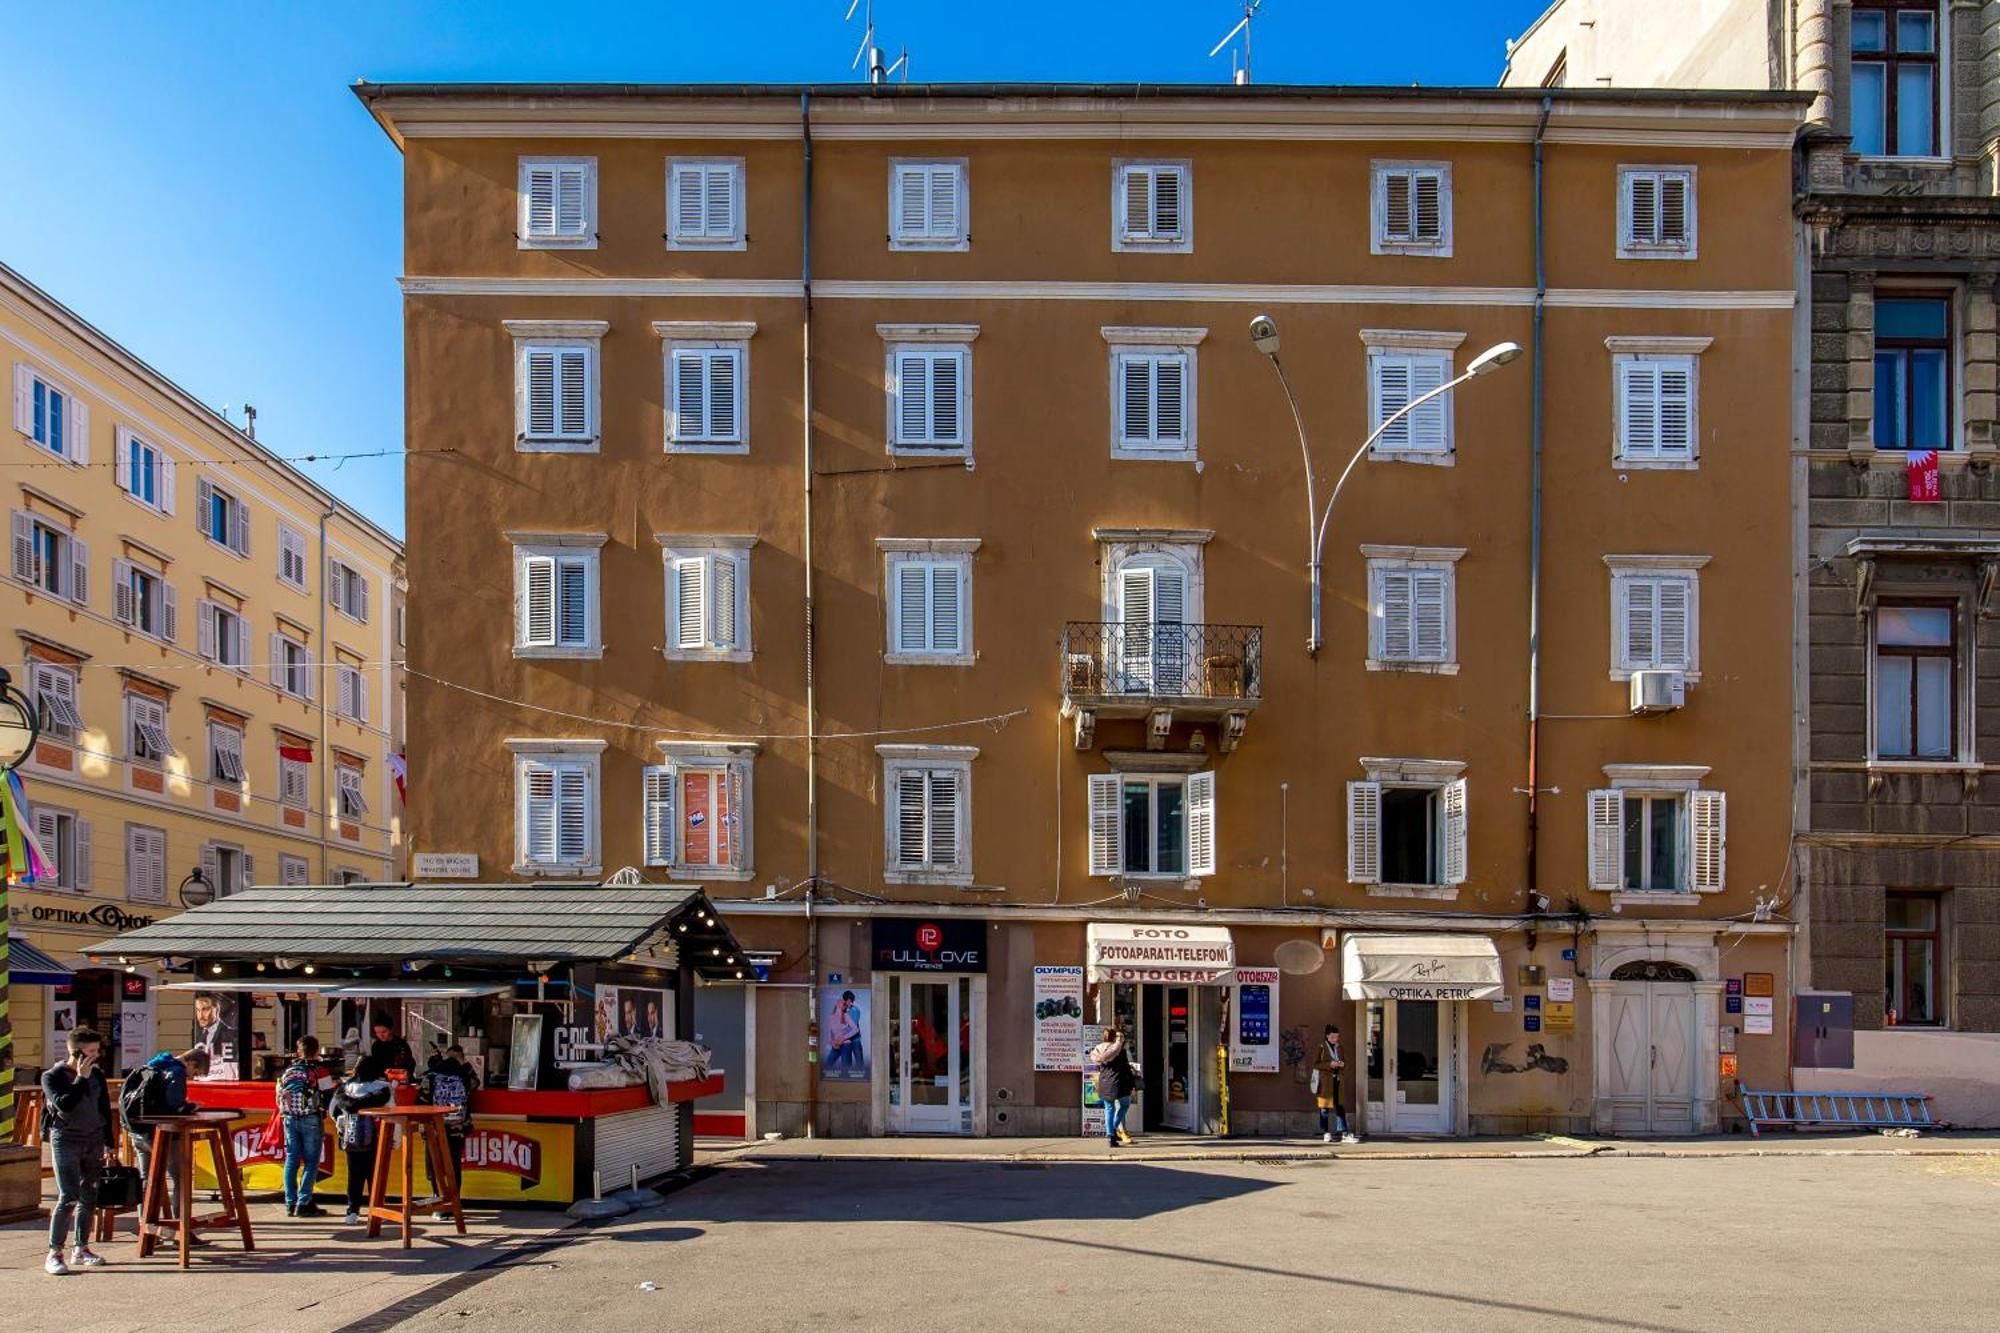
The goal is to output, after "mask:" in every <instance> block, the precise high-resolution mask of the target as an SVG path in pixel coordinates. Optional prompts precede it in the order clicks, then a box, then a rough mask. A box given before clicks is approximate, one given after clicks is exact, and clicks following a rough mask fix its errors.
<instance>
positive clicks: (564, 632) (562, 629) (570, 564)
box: [555, 560, 592, 648]
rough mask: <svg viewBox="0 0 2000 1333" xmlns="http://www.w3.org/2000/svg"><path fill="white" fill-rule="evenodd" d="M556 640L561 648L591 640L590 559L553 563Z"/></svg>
mask: <svg viewBox="0 0 2000 1333" xmlns="http://www.w3.org/2000/svg"><path fill="white" fill-rule="evenodd" d="M557 574H558V587H557V589H556V593H557V596H556V603H557V611H558V614H557V620H556V630H555V634H556V642H557V643H559V644H561V645H562V646H564V647H565V648H583V647H588V646H589V644H590V641H591V631H590V622H591V619H592V615H591V598H590V562H589V561H587V560H563V561H560V562H558V564H557Z"/></svg>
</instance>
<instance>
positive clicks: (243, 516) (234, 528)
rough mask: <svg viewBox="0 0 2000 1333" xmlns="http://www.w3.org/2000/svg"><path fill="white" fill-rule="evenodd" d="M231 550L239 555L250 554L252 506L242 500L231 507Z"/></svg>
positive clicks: (233, 502)
mask: <svg viewBox="0 0 2000 1333" xmlns="http://www.w3.org/2000/svg"><path fill="white" fill-rule="evenodd" d="M229 549H230V550H232V551H234V552H236V554H238V555H248V554H250V506H248V505H246V504H244V503H243V502H242V501H241V500H232V501H231V502H230V505H229Z"/></svg>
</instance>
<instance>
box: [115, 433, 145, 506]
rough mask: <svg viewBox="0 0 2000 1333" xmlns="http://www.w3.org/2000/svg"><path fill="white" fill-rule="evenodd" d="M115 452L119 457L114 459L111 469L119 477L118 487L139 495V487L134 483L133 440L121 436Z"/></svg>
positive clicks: (129, 493) (130, 493)
mask: <svg viewBox="0 0 2000 1333" xmlns="http://www.w3.org/2000/svg"><path fill="white" fill-rule="evenodd" d="M121 435H122V432H121ZM113 452H115V453H116V455H117V457H115V458H114V459H112V462H111V469H112V473H113V474H114V475H115V476H116V477H117V478H118V489H119V490H121V491H124V492H125V493H126V494H127V495H137V494H138V493H139V492H138V488H137V487H135V486H133V484H132V441H131V440H129V439H123V438H121V439H120V440H119V441H118V447H117V448H116V449H115V450H114V451H113Z"/></svg>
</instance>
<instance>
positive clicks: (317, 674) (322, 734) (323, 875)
mask: <svg viewBox="0 0 2000 1333" xmlns="http://www.w3.org/2000/svg"><path fill="white" fill-rule="evenodd" d="M337 512H338V510H336V509H334V508H331V507H329V508H328V509H327V511H326V512H325V513H323V514H321V515H320V516H319V579H320V589H319V644H318V650H319V653H320V656H321V657H322V659H326V660H330V659H331V657H332V653H331V652H330V651H329V649H330V647H331V645H329V644H328V643H327V641H326V598H327V594H328V593H330V592H332V591H333V590H332V589H331V588H329V587H328V586H327V581H326V563H327V547H326V523H327V520H328V519H330V518H332V517H333V516H334V514H335V513H337ZM311 671H312V675H311V676H309V677H307V679H308V680H310V681H311V682H312V684H313V686H314V688H315V691H316V693H317V695H318V698H319V753H318V754H316V755H314V756H313V762H314V765H315V766H316V767H317V768H318V769H319V815H318V818H317V819H316V820H315V821H314V822H315V823H317V824H318V826H319V882H320V883H322V884H326V883H330V882H331V881H330V879H329V878H328V874H329V872H328V870H327V865H326V854H327V840H326V818H327V816H328V815H330V814H332V813H333V804H332V802H331V801H330V800H329V799H328V796H327V786H326V784H327V779H328V778H329V777H330V776H332V774H333V755H332V753H331V752H330V751H329V750H328V749H327V748H326V696H327V691H328V684H327V676H326V670H325V661H324V660H323V661H320V662H315V663H314V664H313V665H312V667H311ZM237 1031H239V1032H244V1031H248V1029H247V1028H238V1029H237Z"/></svg>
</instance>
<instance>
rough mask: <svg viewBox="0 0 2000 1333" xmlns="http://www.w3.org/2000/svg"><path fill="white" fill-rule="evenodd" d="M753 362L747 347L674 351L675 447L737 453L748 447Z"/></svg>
mask: <svg viewBox="0 0 2000 1333" xmlns="http://www.w3.org/2000/svg"><path fill="white" fill-rule="evenodd" d="M748 361H749V354H748V349H747V348H746V347H744V346H743V345H742V344H732V345H729V346H724V347H687V346H677V347H674V348H673V349H672V350H671V351H669V352H668V354H667V392H668V394H669V396H670V401H669V403H668V409H667V410H668V418H667V442H668V443H669V444H670V445H675V446H701V447H704V448H716V449H727V450H731V451H735V450H739V449H741V448H742V447H743V446H744V444H745V442H746V440H747V436H746V434H745V430H744V423H743V414H744V405H745V399H746V396H747V395H746V393H745V388H744V380H745V374H744V370H745V366H746V365H747V363H748Z"/></svg>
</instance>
